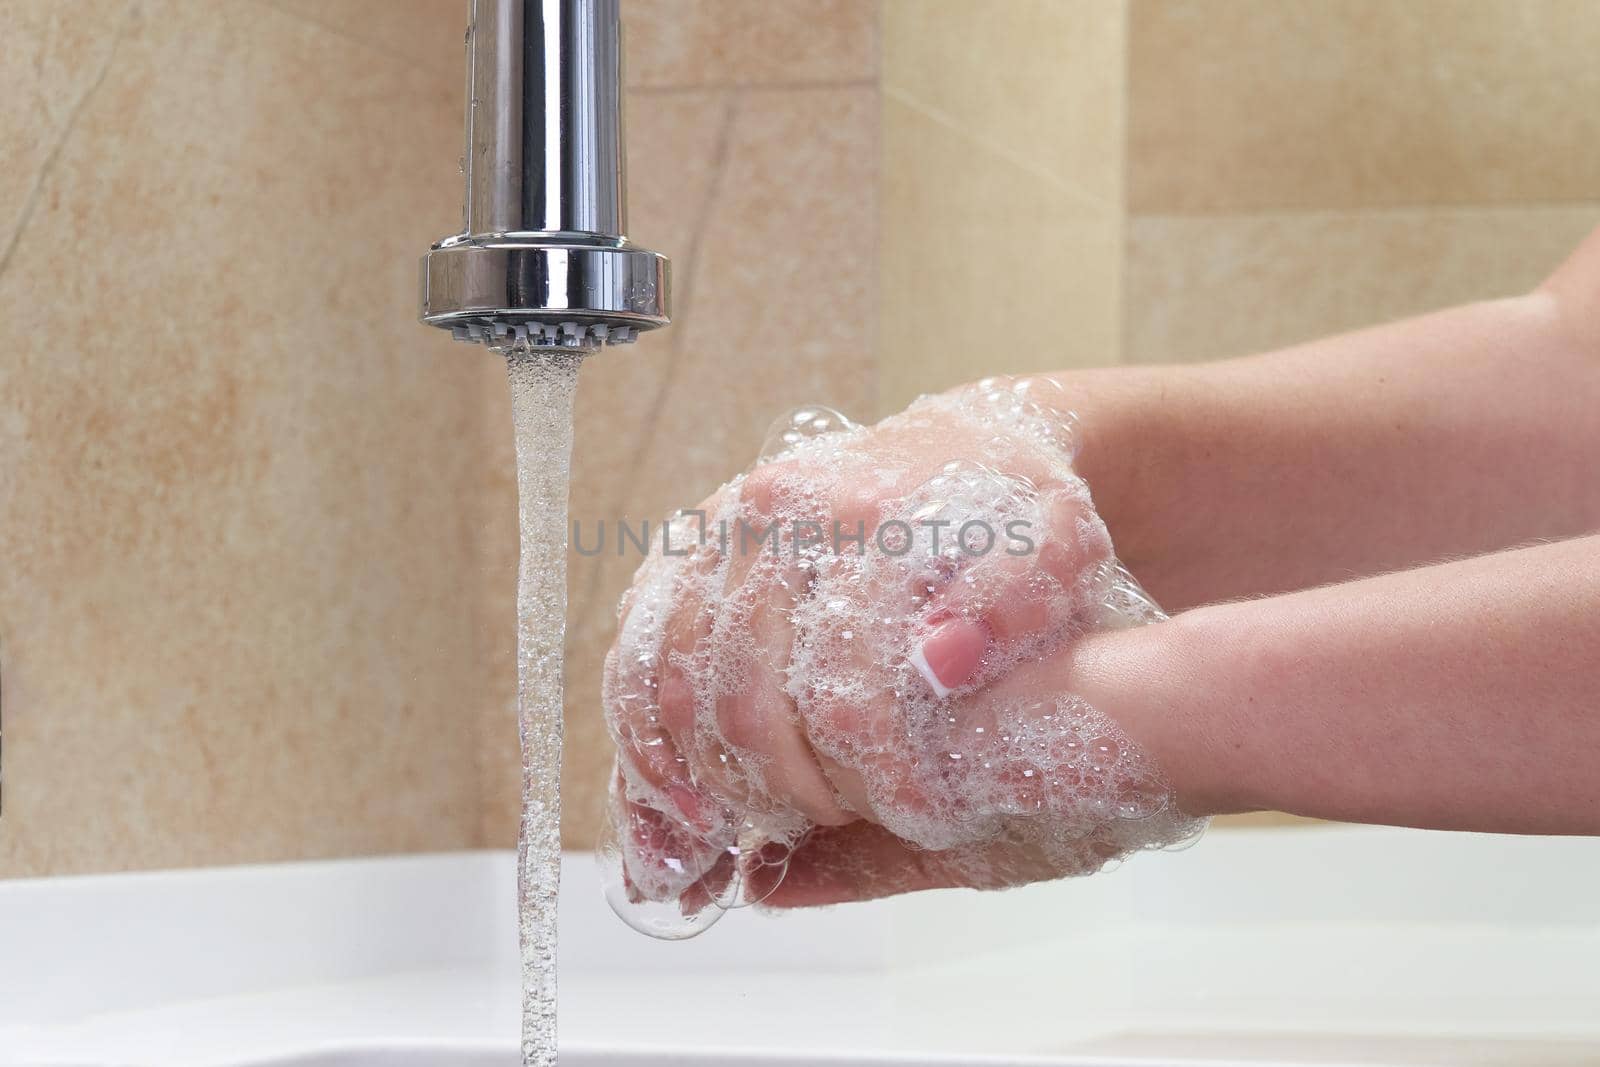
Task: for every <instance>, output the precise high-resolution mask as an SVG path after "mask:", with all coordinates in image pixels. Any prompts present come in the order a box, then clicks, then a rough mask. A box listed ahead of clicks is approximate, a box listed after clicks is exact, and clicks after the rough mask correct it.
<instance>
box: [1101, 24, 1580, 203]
mask: <svg viewBox="0 0 1600 1067" xmlns="http://www.w3.org/2000/svg"><path fill="white" fill-rule="evenodd" d="M1129 42H1130V46H1129V60H1128V66H1129V75H1128V77H1129V83H1128V84H1129V94H1130V99H1129V107H1128V124H1129V138H1128V202H1129V204H1130V207H1131V209H1132V210H1133V211H1134V212H1136V213H1140V214H1182V213H1190V212H1211V211H1218V212H1229V211H1232V212H1238V211H1247V210H1252V209H1265V208H1273V209H1319V210H1320V209H1339V208H1356V207H1385V206H1402V205H1422V204H1469V203H1491V202H1493V203H1499V202H1530V201H1584V200H1592V199H1593V198H1594V196H1595V190H1596V189H1597V188H1600V107H1596V106H1595V100H1596V99H1597V96H1600V63H1596V62H1595V57H1596V56H1597V55H1600V6H1597V5H1596V4H1594V3H1592V2H1590V0H1519V2H1515V3H1496V2H1484V0H1406V2H1405V3H1393V2H1390V0H1133V3H1132V10H1131V23H1130V30H1129Z"/></svg>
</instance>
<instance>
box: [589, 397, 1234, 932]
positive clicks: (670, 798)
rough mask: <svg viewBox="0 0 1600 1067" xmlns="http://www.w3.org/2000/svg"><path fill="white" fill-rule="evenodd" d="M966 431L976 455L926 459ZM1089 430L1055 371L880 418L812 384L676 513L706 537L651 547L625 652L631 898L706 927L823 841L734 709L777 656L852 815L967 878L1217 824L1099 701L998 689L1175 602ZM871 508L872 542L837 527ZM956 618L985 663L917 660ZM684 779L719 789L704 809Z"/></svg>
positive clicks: (622, 798) (608, 852)
mask: <svg viewBox="0 0 1600 1067" xmlns="http://www.w3.org/2000/svg"><path fill="white" fill-rule="evenodd" d="M952 435H955V438H958V439H959V441H960V444H959V451H960V453H961V457H960V458H956V459H951V460H949V461H948V462H944V463H941V464H937V465H935V466H934V468H933V469H932V470H931V472H930V471H929V470H927V469H926V468H927V467H928V465H929V454H930V451H931V450H936V449H937V448H938V447H939V446H940V444H942V443H943V442H945V441H949V440H952V439H953V438H952ZM1077 447H1078V431H1077V425H1076V421H1075V419H1073V417H1072V416H1071V415H1070V414H1069V413H1067V411H1066V409H1065V405H1064V397H1063V396H1062V395H1061V390H1060V386H1059V385H1057V384H1056V383H1055V382H1053V381H1051V380H1049V379H1037V380H1033V379H1020V380H1013V379H989V380H985V381H983V382H980V383H977V384H976V385H974V386H970V387H968V388H966V389H964V390H961V391H959V392H956V393H953V394H944V395H940V396H932V397H923V398H921V399H919V400H918V401H917V402H916V403H914V404H913V405H911V407H909V408H908V409H907V410H906V411H904V412H902V413H901V414H899V415H897V416H894V417H892V418H890V419H887V420H885V421H884V422H882V423H879V424H878V425H877V426H875V427H873V428H871V429H865V428H862V427H860V426H857V425H855V424H854V423H852V422H850V420H849V419H847V418H845V417H844V416H843V415H841V414H839V413H838V412H835V411H832V410H830V409H827V408H823V407H820V406H812V407H808V408H802V409H799V410H797V411H796V412H794V413H792V414H791V415H790V416H789V417H787V418H786V419H784V420H780V422H779V423H778V424H777V425H776V426H775V427H774V428H773V430H772V431H771V433H769V435H768V438H767V443H766V445H765V446H764V447H763V449H762V453H761V457H760V458H759V459H758V461H757V463H756V466H755V467H754V468H752V470H751V471H750V472H747V473H746V474H744V475H741V476H739V477H737V478H735V479H734V480H733V481H731V482H730V483H728V485H726V486H724V487H723V489H722V490H721V491H719V493H718V494H716V495H715V496H714V497H713V498H712V503H711V504H710V505H709V506H708V510H707V511H706V512H705V513H704V514H696V513H680V514H679V515H677V516H675V517H674V518H673V519H672V520H670V522H669V530H670V532H669V536H670V539H671V540H670V543H672V544H674V545H692V546H693V547H692V548H691V549H690V551H688V552H687V553H686V554H684V555H679V556H669V555H667V554H665V553H661V552H655V553H652V555H651V556H650V557H649V558H647V559H646V561H645V562H644V563H643V564H642V565H641V567H640V569H639V572H638V574H637V575H636V577H635V582H634V587H633V589H632V590H631V591H630V594H629V596H628V597H627V598H625V600H624V603H623V608H622V611H621V614H620V621H619V633H618V640H617V643H616V645H615V647H614V648H613V649H612V651H611V653H610V655H609V656H608V658H607V662H606V671H605V683H604V690H603V692H604V703H605V710H606V721H607V723H608V725H609V727H610V729H611V732H612V736H613V738H614V739H615V741H616V742H617V744H618V747H619V750H620V752H621V757H622V758H620V759H619V761H618V765H617V773H616V777H615V782H614V787H613V790H612V796H611V802H610V811H609V815H610V819H609V821H610V824H611V827H612V834H611V836H610V837H609V839H608V841H607V842H606V843H605V844H603V846H602V850H601V851H602V857H603V859H604V861H605V865H606V866H608V867H610V868H611V869H612V870H613V871H614V873H615V878H614V879H613V883H612V886H611V887H610V889H609V890H608V897H609V899H611V901H612V903H613V906H614V907H615V908H616V909H617V911H618V914H619V915H621V916H622V917H623V918H624V919H625V920H627V921H628V922H629V923H630V924H631V925H634V926H635V927H636V928H639V929H642V930H644V931H645V932H647V933H651V934H652V935H654V936H658V937H684V936H690V935H692V934H694V933H698V932H699V931H700V930H702V929H704V928H705V927H706V926H709V925H710V924H711V923H712V922H714V921H715V920H716V918H718V917H719V916H720V915H721V914H722V913H723V912H724V911H726V910H728V909H730V908H733V907H738V906H742V905H745V904H749V903H755V902H758V901H759V900H760V899H762V898H763V897H764V896H765V895H766V894H767V893H770V892H771V891H772V889H773V888H775V887H776V885H777V884H778V882H779V881H780V880H781V878H782V875H783V872H784V869H785V867H786V864H787V862H788V858H789V856H790V855H791V854H792V852H793V850H794V849H796V848H798V847H800V846H801V845H802V844H804V842H805V841H806V838H807V835H808V833H809V831H811V829H812V825H811V823H810V821H809V820H808V819H806V818H805V817H804V816H803V815H801V814H800V813H799V812H797V811H796V810H794V808H793V807H792V805H790V804H787V803H785V802H784V801H783V800H782V799H780V798H778V797H776V796H775V790H774V789H772V788H770V787H769V782H768V781H767V778H768V775H767V774H766V770H767V768H766V767H765V765H764V764H765V758H766V757H765V756H764V755H763V754H762V753H761V752H759V751H757V750H756V749H755V748H753V747H750V746H749V745H747V744H741V743H740V742H741V740H744V738H742V736H741V730H740V729H739V728H738V718H737V716H735V715H730V713H729V712H728V710H727V709H728V708H729V707H731V706H732V703H733V702H735V701H736V699H737V698H739V697H740V696H741V695H744V696H746V697H747V698H748V697H749V693H750V691H751V687H752V686H754V685H756V684H757V683H758V680H759V679H761V678H763V677H776V678H778V679H779V680H780V682H781V688H782V692H783V694H784V695H786V696H787V698H788V700H789V701H791V702H792V705H791V706H790V708H789V710H788V712H787V713H788V714H793V715H797V716H798V718H799V721H800V724H801V726H802V728H803V732H804V735H805V737H806V739H807V740H808V741H809V744H810V746H811V747H812V749H813V750H814V752H815V754H816V755H817V756H818V757H820V758H821V759H822V760H823V761H824V766H828V765H830V764H831V765H832V766H835V767H837V768H841V769H843V770H845V771H848V772H853V773H854V774H855V775H858V776H859V779H860V781H861V782H862V783H864V785H865V788H866V798H865V809H864V810H858V811H855V812H854V814H856V815H858V816H861V817H864V818H867V819H870V820H871V821H872V822H874V823H877V824H879V825H880V826H882V827H884V828H885V829H887V830H888V831H890V832H891V833H893V834H894V835H895V836H896V837H898V838H900V839H902V840H903V841H904V842H906V843H908V844H910V845H912V846H914V847H916V848H919V849H923V850H927V853H928V855H926V856H925V857H924V858H925V859H927V860H929V864H924V867H925V868H927V867H929V866H930V865H932V866H937V867H938V868H940V869H941V870H942V871H943V872H944V874H945V876H946V877H948V878H949V879H950V880H951V881H953V882H959V883H961V884H968V885H973V886H977V887H1000V886H1005V885H1012V884H1018V883H1019V882H1022V881H1032V880H1037V879H1039V878H1042V877H1055V876H1064V875H1075V874H1086V873H1091V872H1093V871H1095V870H1099V869H1101V868H1103V867H1104V866H1105V865H1106V864H1107V863H1109V862H1114V861H1115V860H1117V859H1119V858H1120V857H1122V856H1125V855H1127V854H1128V853H1131V852H1133V851H1136V850H1139V849H1144V848H1158V847H1167V846H1171V845H1174V844H1177V843H1180V842H1183V841H1186V840H1190V839H1192V838H1194V837H1195V836H1197V835H1198V833H1199V832H1200V831H1201V830H1202V829H1203V827H1204V825H1205V823H1204V821H1203V820H1198V819H1193V818H1190V817H1188V816H1186V815H1184V814H1182V813H1181V812H1179V811H1178V810H1177V809H1176V808H1175V806H1174V805H1173V804H1172V802H1171V798H1170V791H1169V790H1168V788H1167V787H1166V785H1165V783H1164V781H1163V779H1162V777H1161V775H1160V773H1159V771H1158V769H1157V768H1156V767H1154V766H1153V764H1152V763H1151V761H1150V760H1149V759H1148V758H1147V757H1146V756H1144V755H1143V754H1142V753H1141V752H1139V751H1138V749H1137V748H1136V747H1135V746H1134V745H1133V744H1132V743H1131V742H1130V741H1129V740H1128V739H1127V738H1126V737H1125V736H1124V735H1123V734H1122V732H1121V731H1120V729H1119V728H1118V727H1117V726H1116V724H1115V723H1114V722H1112V721H1111V720H1110V719H1109V718H1108V717H1106V716H1105V715H1103V714H1101V713H1100V712H1098V711H1096V710H1095V709H1094V708H1092V707H1090V706H1089V705H1088V704H1087V703H1086V702H1084V701H1083V700H1081V699H1080V698H1078V697H1075V696H1072V695H1071V694H1050V695H1041V696H1040V697H1039V698H1037V699H1029V700H1021V701H1013V702H1009V703H1001V702H998V701H996V700H994V699H992V698H987V697H984V696H982V695H980V694H982V691H983V690H984V688H985V687H986V686H988V685H989V684H990V683H992V682H994V681H995V680H997V679H999V678H1002V677H1004V676H1005V675H1006V674H1008V673H1009V672H1010V671H1011V670H1012V669H1013V668H1015V667H1016V666H1017V665H1018V664H1020V663H1024V662H1029V661H1034V660H1038V659H1041V658H1044V657H1047V656H1049V655H1051V654H1052V653H1054V652H1056V651H1058V650H1060V649H1061V648H1063V647H1064V646H1065V645H1066V644H1067V643H1068V642H1070V641H1072V640H1073V639H1075V638H1076V637H1078V636H1080V635H1081V634H1083V633H1086V632H1089V631H1091V630H1097V629H1105V628H1111V627H1121V626H1132V625H1142V624H1145V623H1149V622H1153V621H1157V620H1159V619H1161V618H1164V616H1163V615H1162V613H1161V611H1160V609H1159V608H1158V607H1156V606H1155V604H1154V602H1153V601H1151V599H1150V598H1149V597H1148V595H1146V594H1145V593H1144V592H1143V590H1142V589H1140V588H1139V586H1138V583H1137V582H1136V581H1135V580H1134V579H1133V577H1132V575H1131V574H1129V573H1128V572H1127V570H1126V569H1125V568H1123V567H1122V566H1121V565H1120V564H1119V563H1117V561H1116V559H1115V557H1114V556H1113V554H1112V547H1111V541H1110V537H1109V535H1108V533H1107V531H1106V528H1105V525H1104V523H1102V522H1101V521H1100V518H1099V516H1098V515H1097V514H1096V513H1095V511H1094V508H1093V505H1092V501H1091V498H1090V495H1089V490H1088V487H1087V485H1085V483H1084V482H1083V480H1082V478H1080V477H1079V476H1078V475H1077V473H1076V472H1075V471H1074V469H1073V466H1072V464H1073V460H1074V458H1075V456H1076V453H1077ZM818 520H822V521H821V522H819V521H818ZM836 521H837V522H838V523H839V524H840V526H839V527H838V528H836V529H824V528H822V527H826V526H829V525H831V524H833V523H834V522H836ZM858 524H859V525H858ZM857 530H860V531H863V532H864V536H863V538H862V543H861V544H860V546H859V548H858V547H857V546H856V545H855V543H854V542H852V541H849V540H846V541H843V542H841V541H839V540H838V534H839V533H840V532H841V531H842V532H843V533H845V534H846V536H847V537H848V536H851V535H853V534H854V533H855V532H856V531H857ZM763 532H767V533H768V534H769V541H770V547H768V544H769V542H762V541H755V540H754V538H755V536H759V535H760V534H761V533H763ZM747 534H748V535H750V536H747ZM675 611H676V612H677V613H678V618H677V619H676V621H675V620H674V612H675ZM954 617H961V618H967V619H971V620H975V621H978V622H980V623H982V624H983V625H985V626H986V627H987V629H988V631H989V637H990V640H989V644H988V650H987V652H986V654H985V655H984V657H983V659H982V661H981V663H980V665H979V667H978V670H977V672H976V674H975V675H974V677H972V678H971V679H969V680H968V681H966V682H964V683H962V684H961V685H959V686H956V687H955V688H954V689H946V688H945V687H944V686H943V685H942V684H938V685H935V684H930V679H929V678H928V676H927V672H926V669H925V667H924V669H922V670H919V666H918V656H919V654H920V652H919V650H920V648H921V646H922V642H923V640H924V639H925V638H926V637H927V636H928V635H929V634H930V633H931V632H933V630H934V629H935V628H936V627H937V626H938V625H940V624H941V623H942V622H944V621H948V620H949V619H951V618H954ZM774 619H777V620H781V621H786V622H787V624H788V626H789V627H790V628H792V638H791V640H790V641H789V643H788V648H787V649H786V651H787V657H786V659H785V657H784V656H783V655H782V652H783V651H785V650H773V649H768V648H764V647H762V646H761V644H760V642H761V640H762V638H763V636H764V635H766V634H768V633H771V632H772V631H773V626H772V625H771V624H772V621H773V620H774ZM763 623H765V625H763ZM684 634H688V635H691V638H692V639H690V640H687V641H685V640H684V638H683V635H684ZM668 678H670V679H672V680H671V681H670V682H669V683H668V684H674V685H677V684H681V685H684V686H687V689H688V693H689V694H690V697H691V699H689V701H688V704H689V706H690V707H691V708H692V716H691V718H690V721H688V722H685V723H680V724H677V726H676V727H674V724H672V723H669V722H666V721H665V719H664V716H663V715H662V713H661V708H662V702H661V692H660V688H661V686H662V684H663V680H664V679H668ZM767 711H768V712H769V713H779V712H774V711H773V709H771V708H768V709H767ZM674 742H675V743H674ZM686 792H687V793H688V794H691V795H692V796H694V797H698V798H703V799H705V800H708V801H709V802H710V803H708V804H705V805H704V807H706V808H707V809H708V810H706V811H700V812H698V816H699V817H695V814H696V813H693V812H688V811H685V810H684V808H683V804H682V803H680V798H682V797H683V796H684V795H685V793H686ZM835 799H836V800H838V801H839V802H840V803H841V804H843V803H844V801H843V800H842V798H837V797H836V798H835ZM697 806H700V805H697Z"/></svg>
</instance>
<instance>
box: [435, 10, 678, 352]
mask: <svg viewBox="0 0 1600 1067" xmlns="http://www.w3.org/2000/svg"><path fill="white" fill-rule="evenodd" d="M617 6H618V0H472V3H471V12H470V15H469V22H468V26H467V41H466V44H467V119H466V155H465V156H464V158H463V160H462V171H463V174H464V175H465V177H466V199H465V209H464V212H463V214H464V216H465V217H464V220H463V224H462V232H461V233H459V234H456V235H455V236H452V237H446V238H444V239H443V240H441V241H439V242H438V243H436V244H435V245H434V246H433V247H432V248H431V249H429V251H428V253H427V255H425V256H423V257H422V309H421V318H422V321H423V322H426V323H428V324H430V325H433V326H439V327H443V328H445V329H448V330H450V331H451V332H452V333H453V334H455V336H456V337H457V338H458V339H460V340H463V341H475V342H479V343H482V344H486V345H489V346H490V347H491V348H496V349H509V348H596V347H599V346H601V345H610V344H625V343H628V342H631V341H632V340H633V339H634V338H635V337H636V336H637V335H638V334H639V332H640V331H643V330H652V329H655V328H656V327H658V326H665V325H666V324H667V322H668V321H669V303H668V301H669V264H668V262H667V259H666V257H665V256H662V255H659V254H657V253H655V252H652V251H650V250H648V249H645V248H640V247H639V246H637V245H634V244H632V243H630V242H629V241H628V239H627V237H626V230H627V225H626V224H627V190H626V188H625V184H624V183H625V173H624V153H623V130H622V106H621V104H622V27H621V19H620V17H619V15H618V10H617Z"/></svg>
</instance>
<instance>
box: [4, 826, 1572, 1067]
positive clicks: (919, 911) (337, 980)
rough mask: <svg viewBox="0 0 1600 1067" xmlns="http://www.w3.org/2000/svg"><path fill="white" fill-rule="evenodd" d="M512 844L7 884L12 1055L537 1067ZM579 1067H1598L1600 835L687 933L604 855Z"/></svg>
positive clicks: (574, 1064) (579, 921) (570, 973)
mask: <svg viewBox="0 0 1600 1067" xmlns="http://www.w3.org/2000/svg"><path fill="white" fill-rule="evenodd" d="M512 885H513V874H512V861H511V857H510V855H509V854H506V853H488V852H483V853H459V854H452V855H441V856H424V857H400V858H382V859H359V860H344V861H335V862H328V863H307V864H284V865H275V866H264V867H244V868H231V869H217V870H199V871H181V872H162V873H152V874H134V875H115V876H101V877H92V878H63V879H40V880H31V881H13V882H0V1063H6V1064H12V1063H16V1064H30V1065H44V1064H73V1065H77V1067H88V1065H100V1064H107V1065H109V1064H117V1065H129V1067H131V1065H146V1064H149V1065H156V1064H159V1065H162V1067H197V1065H207V1067H222V1065H252V1067H266V1065H269V1064H270V1065H274V1067H377V1065H380V1064H381V1065H392V1067H435V1065H440V1067H443V1065H445V1064H448V1065H450V1067H480V1065H481V1067H514V1065H515V1063H516V1048H517V1034H516V1025H517V1002H518V995H517V989H516V961H515V947H516V946H515V935H514V932H513V931H514V929H515V928H514V925H513V919H512ZM561 929H562V954H561V968H562V998H561V1020H562V1062H563V1064H564V1065H566V1067H599V1065H607V1067H646V1065H648V1067H665V1065H672V1067H679V1065H682V1067H688V1065H691V1064H706V1065H719V1064H728V1065H731V1064H751V1065H769V1064H770V1065H774V1067H778V1065H793V1067H799V1065H811V1064H815V1065H823V1064H827V1065H834V1067H846V1065H858V1064H859V1065H863V1067H864V1065H868V1064H872V1065H877V1067H884V1065H889V1064H949V1065H952V1067H954V1065H973V1067H976V1065H979V1064H987V1065H1001V1064H1039V1065H1044V1064H1051V1065H1066V1064H1079V1065H1086V1064H1100V1065H1110V1064H1134V1063H1137V1064H1146V1065H1153V1064H1179V1063H1202V1062H1203V1063H1211V1064H1215V1063H1252V1064H1255V1063H1272V1064H1309V1063H1367V1064H1372V1063H1381V1064H1435V1063H1441V1064H1442V1063H1448V1064H1462V1063H1475V1064H1489V1063H1493V1064H1506V1065H1510V1064H1516V1065H1519V1067H1520V1065H1533V1064H1546V1065H1550V1064H1580V1063H1583V1064H1597V1063H1600V840H1588V839H1576V838H1573V839H1556V838H1493V837H1481V836H1475V835H1466V834H1425V833H1420V832H1412V831H1400V830H1381V829H1367V828H1338V829H1326V830H1308V831H1302V832H1292V831H1290V832H1285V831H1270V830H1261V831H1240V830H1234V831H1219V832H1214V833H1213V834H1212V835H1211V836H1209V837H1208V838H1207V839H1206V840H1205V841H1203V842H1202V843H1201V844H1200V845H1199V846H1197V847H1196V848H1194V849H1192V850H1190V851H1188V852H1184V853H1181V854H1176V855H1171V854H1158V855H1150V856H1141V857H1137V858H1135V859H1133V860H1131V861H1130V862H1129V863H1127V864H1126V865H1125V866H1123V867H1122V868H1121V869H1120V870H1118V871H1115V872H1113V873H1111V874H1107V875H1101V876H1097V877H1095V878H1092V879H1086V880H1080V881H1074V882H1066V883H1060V884H1055V885H1049V886H1036V887H1031V888H1029V889H1024V890H1016V891H1012V892H1009V893H1001V894H975V893H937V894H924V895H921V896H914V897H908V898H905V899H903V900H898V901H891V902H882V903H877V904H871V905H856V906H847V907H839V908H834V909H831V910H826V911H820V912H812V913H806V914H802V915H792V916H785V917H781V918H775V919H774V918H765V917H762V916H758V915H755V914H737V915H733V916H729V917H728V918H726V919H725V920H724V921H723V922H722V923H721V924H719V925H718V926H716V927H715V928H713V929H712V930H711V931H709V932H708V933H706V934H704V935H702V936H701V937H700V938H698V939H696V940H694V941H690V942H684V943H676V944H666V943H660V942H653V941H650V940H647V939H645V938H643V937H641V936H639V935H637V934H635V933H633V932H632V931H630V930H628V929H627V928H626V927H624V926H623V925H622V924H621V923H620V922H618V921H617V920H616V919H615V918H614V917H613V916H612V915H611V914H610V912H609V911H608V910H607V908H606V906H605V904H604V903H603V902H602V901H601V899H600V895H599V891H598V888H597V887H596V883H595V874H594V870H593V868H592V866H591V864H590V863H589V861H588V860H587V858H585V857H580V856H569V857H568V860H567V871H566V884H565V885H564V887H563V892H562V915H561Z"/></svg>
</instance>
